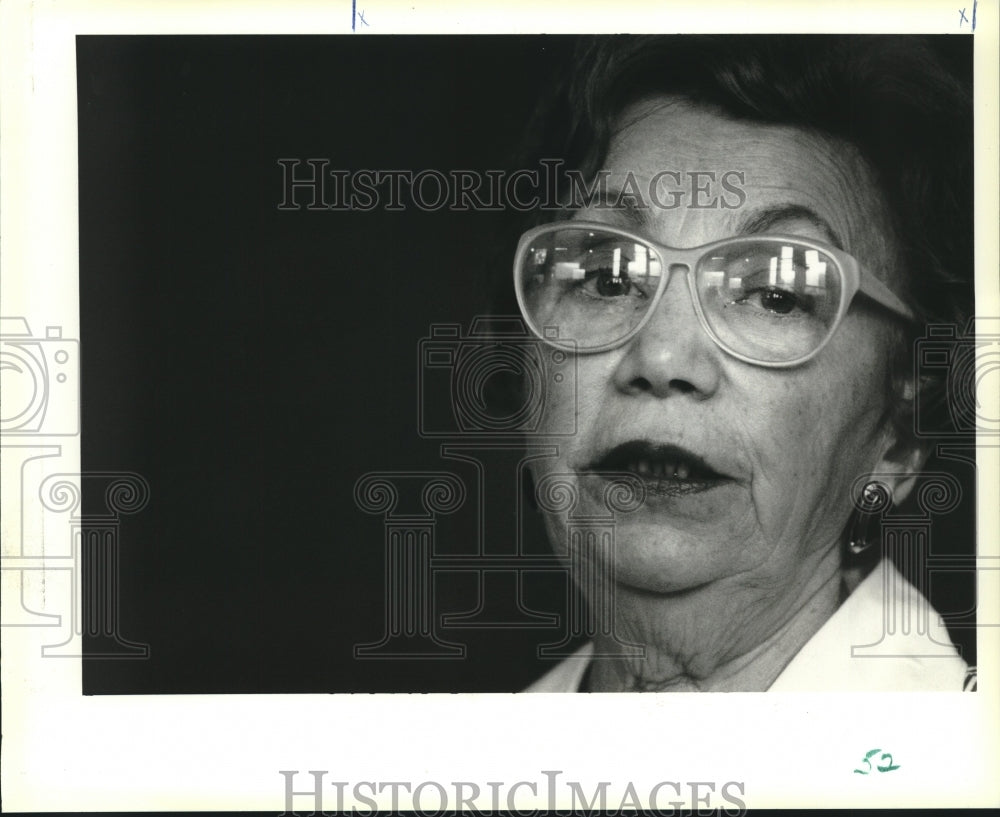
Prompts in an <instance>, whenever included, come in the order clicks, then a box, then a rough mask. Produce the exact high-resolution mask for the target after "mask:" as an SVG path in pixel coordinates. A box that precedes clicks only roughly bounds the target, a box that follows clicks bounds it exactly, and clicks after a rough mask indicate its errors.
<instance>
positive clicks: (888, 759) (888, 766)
mask: <svg viewBox="0 0 1000 817" xmlns="http://www.w3.org/2000/svg"><path fill="white" fill-rule="evenodd" d="M879 752H882V750H881V749H872V750H871V751H870V752H868V753H867V754H865V759H864V760H863V761H862V763H864V764H865V766H867V767H868V768H867V769H855V770H854V773H855V774H869V773H870V772H871V771H872V760H871V759H872V758H873V757H875V755H877V754H878V753H879ZM879 760H880V761H884V765H883V764H882V763H879V762H878V761H876V764H875V768H876V769H878V771H880V772H891V771H893V770H894V769H898V768H899V766H898V765H894V764H893V762H892V755H890V754H889V753H888V752H882V757H880V758H879Z"/></svg>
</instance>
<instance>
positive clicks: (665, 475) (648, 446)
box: [584, 440, 732, 496]
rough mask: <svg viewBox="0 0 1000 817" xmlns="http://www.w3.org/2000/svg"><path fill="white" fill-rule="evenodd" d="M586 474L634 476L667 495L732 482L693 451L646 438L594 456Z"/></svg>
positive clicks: (649, 488) (658, 492)
mask: <svg viewBox="0 0 1000 817" xmlns="http://www.w3.org/2000/svg"><path fill="white" fill-rule="evenodd" d="M584 473H592V474H595V475H597V476H601V477H604V478H605V479H613V478H615V477H621V475H622V474H630V475H634V476H637V477H638V478H639V479H641V480H642V481H643V484H644V485H645V487H646V491H647V493H652V494H661V495H665V496H678V495H681V494H687V493H699V492H702V491H708V490H711V489H712V488H716V487H718V486H720V485H722V484H724V483H728V482H731V481H732V478H731V477H729V476H727V475H726V474H720V473H719V472H718V471H716V470H715V469H713V468H712V467H711V466H710V465H708V463H706V462H705V460H704V459H702V458H701V457H699V456H698V455H697V454H694V453H693V452H691V451H687V450H685V449H683V448H679V447H677V446H674V445H658V444H655V443H651V442H648V441H646V440H631V441H629V442H627V443H622V444H621V445H616V446H615V447H614V448H611V449H609V450H608V451H606V452H604V453H603V454H602V455H601V456H599V457H598V458H597V459H595V460H594V461H593V462H592V463H591V464H590V465H589V466H588V467H587V468H586V469H584Z"/></svg>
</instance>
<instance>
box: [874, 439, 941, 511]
mask: <svg viewBox="0 0 1000 817" xmlns="http://www.w3.org/2000/svg"><path fill="white" fill-rule="evenodd" d="M930 453H931V443H930V441H929V440H921V439H918V438H917V437H915V436H914V435H913V434H906V435H905V439H900V438H899V437H898V436H897V435H896V434H895V433H890V434H889V435H887V439H886V444H885V449H884V453H883V455H882V457H881V459H880V460H879V461H878V463H876V466H875V469H874V471H873V476H875V475H877V479H878V481H879V482H882V483H884V484H885V485H886V486H887V487H888V488H889V490H890V491H891V496H892V503H893V504H894V505H897V506H898V505H901V504H902V503H903V502H904V501H905V500H906V498H907V497H908V496H909V495H910V492H911V491H912V490H913V486H914V484H915V483H916V480H917V476H918V475H919V474H920V472H921V471H923V470H924V466H925V465H926V463H927V459H928V457H930Z"/></svg>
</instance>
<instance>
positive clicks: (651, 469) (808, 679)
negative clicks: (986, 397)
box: [515, 37, 972, 691]
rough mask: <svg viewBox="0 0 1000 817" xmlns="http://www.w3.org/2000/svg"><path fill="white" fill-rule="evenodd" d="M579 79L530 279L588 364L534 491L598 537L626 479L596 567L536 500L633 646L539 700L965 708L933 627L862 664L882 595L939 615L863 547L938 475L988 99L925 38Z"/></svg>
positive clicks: (657, 45) (706, 47)
mask: <svg viewBox="0 0 1000 817" xmlns="http://www.w3.org/2000/svg"><path fill="white" fill-rule="evenodd" d="M575 64H576V67H577V73H576V75H575V76H574V77H573V78H572V79H571V80H570V81H567V82H565V83H563V84H562V85H561V86H560V87H559V88H558V91H557V93H555V94H554V95H552V96H551V97H550V98H548V99H547V100H546V101H545V103H544V105H543V106H542V110H543V113H544V119H545V120H547V121H548V122H550V123H552V124H551V125H548V124H545V121H543V122H542V123H541V124H539V125H538V126H537V127H538V131H537V132H539V133H543V134H551V133H552V132H553V131H561V134H562V135H561V137H559V141H558V143H556V142H552V141H551V140H549V141H545V139H543V140H542V144H541V145H539V150H540V151H541V152H542V153H543V155H546V156H548V157H554V156H558V157H560V158H561V159H562V160H563V161H564V165H563V167H562V171H563V172H564V173H565V174H566V175H564V176H563V177H562V181H563V182H564V185H563V188H562V195H563V200H562V204H563V205H565V206H564V207H563V208H562V209H561V210H560V211H558V212H554V213H538V214H537V215H540V216H544V217H548V218H549V221H548V222H547V223H541V224H538V226H535V227H533V228H532V229H530V230H529V231H528V232H526V233H525V234H524V235H523V237H522V239H521V241H520V245H519V247H518V249H517V255H516V261H515V291H516V296H517V300H518V303H519V306H520V309H521V312H522V315H523V317H524V319H525V321H526V322H527V324H528V325H529V326H530V328H531V330H532V331H533V332H534V333H535V334H537V336H538V337H539V338H540V339H542V340H543V341H544V342H545V343H546V344H548V345H549V346H551V347H555V349H557V350H558V351H559V353H560V354H562V355H568V356H572V360H573V361H574V362H575V374H576V376H575V378H570V377H563V378H550V381H551V382H550V385H549V387H548V392H547V393H546V396H545V404H544V415H543V420H542V428H543V431H544V430H545V429H552V430H555V429H565V428H567V427H575V429H576V433H575V435H573V436H571V437H568V438H567V437H561V436H552V438H551V442H552V443H553V445H554V446H557V448H558V454H557V455H556V456H554V457H551V458H548V459H537V460H535V461H534V462H533V465H532V467H533V477H534V480H535V483H536V485H539V486H541V485H543V484H544V483H545V482H546V480H547V479H551V478H553V477H556V476H558V477H559V478H561V479H562V480H563V482H564V483H565V484H568V485H569V486H571V488H572V490H573V491H574V492H575V493H576V495H577V504H576V507H575V510H574V514H576V515H577V516H586V515H587V514H588V513H592V514H593V515H600V514H607V512H608V509H607V506H606V502H607V497H608V496H609V492H608V490H607V489H608V486H609V485H610V484H612V483H613V482H615V481H618V482H620V483H621V484H622V485H623V486H625V487H626V488H627V489H628V490H630V491H632V492H633V494H634V495H635V497H634V498H635V500H636V501H635V502H634V507H632V508H630V509H628V510H629V512H627V513H625V512H622V513H618V515H617V516H616V518H615V526H614V544H613V547H604V548H601V547H592V548H582V549H581V548H575V547H573V546H572V545H571V543H570V542H569V541H568V537H567V534H566V526H567V524H568V522H569V516H568V512H567V511H566V510H565V509H561V508H557V507H554V506H550V507H548V508H546V506H545V504H544V503H543V504H542V510H543V512H544V514H545V525H546V529H547V531H548V534H549V536H550V538H551V540H552V542H553V543H554V546H555V547H556V550H557V551H558V552H559V553H560V554H561V555H563V556H564V558H565V559H566V561H567V562H568V563H569V564H570V565H571V566H572V569H573V571H574V573H575V576H576V579H577V582H578V584H579V585H580V587H581V589H582V592H583V593H584V595H585V596H586V597H587V598H588V601H589V603H590V604H591V605H592V606H597V607H598V608H600V609H598V610H594V611H592V613H593V614H594V616H595V619H599V620H611V621H612V622H613V623H612V626H609V627H603V628H599V630H600V631H599V632H597V633H595V634H594V637H593V640H592V641H591V642H590V643H588V644H586V645H585V646H584V647H583V648H582V649H581V650H580V651H579V652H578V653H577V654H576V655H574V656H572V657H571V658H568V659H566V660H564V661H563V662H562V663H560V664H558V665H556V666H555V667H554V668H553V669H552V670H551V671H550V672H549V673H548V674H546V675H545V676H544V677H543V678H542V679H541V680H539V681H538V682H537V683H535V684H534V685H533V686H532V687H531V688H530V689H531V690H532V691H696V690H697V691H734V690H739V691H763V690H791V689H831V690H838V689H871V690H878V689H944V690H948V689H952V690H961V689H962V688H963V683H964V682H965V680H966V675H967V667H966V665H965V662H964V661H963V660H962V659H961V657H959V655H958V654H957V652H956V651H955V649H954V648H953V647H951V642H950V640H949V639H948V637H947V634H946V633H945V632H944V630H943V628H942V627H940V624H939V617H938V616H937V614H936V613H935V612H934V611H933V610H930V611H929V614H928V620H929V626H930V628H931V630H930V632H929V633H928V632H925V631H923V630H921V631H920V632H919V633H918V632H917V629H918V628H916V627H914V628H910V630H909V631H907V632H904V631H903V630H902V629H900V628H896V631H895V633H894V634H893V636H892V637H891V649H885V650H882V651H881V653H880V654H879V655H866V656H863V657H862V656H860V655H858V654H853V655H852V647H859V646H863V645H870V644H873V643H876V642H879V641H880V639H881V640H882V641H883V642H885V639H886V638H887V636H886V635H885V632H884V629H883V615H884V611H885V610H886V608H887V607H888V606H889V604H890V600H889V599H887V597H886V594H887V593H901V592H904V591H905V592H906V593H908V594H909V595H908V596H907V597H906V598H907V599H908V601H907V602H906V603H907V604H910V605H911V606H912V605H913V604H918V603H919V604H925V602H924V600H923V599H922V598H921V597H919V596H918V595H917V591H916V590H915V589H914V588H913V587H912V586H910V585H908V584H906V582H905V580H903V579H902V577H901V576H900V575H899V573H898V572H897V571H896V569H895V568H894V567H893V566H892V565H891V563H889V562H888V561H882V562H878V555H879V551H880V547H879V543H878V541H877V537H876V536H875V534H874V533H873V532H874V531H877V525H873V524H871V521H872V518H874V517H876V516H877V514H876V513H875V511H876V510H879V509H882V508H883V505H884V504H885V503H886V502H888V501H891V502H893V503H897V504H898V503H900V502H903V501H904V500H905V499H906V497H907V495H908V494H909V493H910V492H911V490H912V489H913V485H914V481H915V479H917V477H918V475H919V472H920V471H921V469H922V468H923V466H924V463H925V461H926V459H927V456H928V445H927V444H926V441H924V440H923V439H922V438H918V437H917V436H916V435H915V433H914V426H913V407H914V403H915V400H916V399H917V398H918V396H919V397H920V399H922V400H924V404H926V403H927V402H928V401H929V400H931V399H932V398H933V396H934V394H935V393H940V391H941V390H942V389H943V386H942V384H940V383H934V382H930V381H927V380H918V379H917V378H916V376H915V372H914V370H913V352H912V350H913V343H914V340H915V339H916V338H917V337H919V336H920V335H921V334H922V332H923V330H924V327H925V325H926V324H928V323H943V322H947V323H953V324H954V323H963V324H964V317H963V316H966V315H968V314H971V312H970V308H969V303H970V300H971V278H972V266H971V246H970V244H971V241H970V239H971V229H970V228H969V224H970V223H971V212H970V211H971V194H970V192H969V191H970V189H971V188H969V187H968V186H967V185H968V179H969V178H970V167H969V165H970V160H969V157H970V154H971V135H970V134H971V132H970V130H969V129H970V127H971V125H970V123H971V114H970V111H969V107H968V106H969V103H968V96H967V93H966V91H965V90H964V89H963V88H962V86H961V84H960V83H959V82H958V81H957V80H955V79H953V77H952V75H951V74H950V73H949V71H948V70H946V68H945V67H944V63H943V62H942V61H941V60H940V59H939V58H938V57H937V56H935V53H934V50H933V49H932V48H931V47H929V46H928V45H926V44H925V43H924V42H922V41H920V40H916V39H913V38H906V37H901V38H882V37H844V38H837V37H830V38H827V37H787V38H785V37H764V38H754V37H750V38H726V37H722V38H698V37H679V38H667V37H664V38H658V37H639V38H636V37H620V38H617V37H616V38H601V39H595V40H594V41H591V42H589V43H587V44H586V45H584V46H583V47H582V48H581V50H580V51H579V52H578V54H577V57H576V62H575ZM556 151H557V152H556ZM574 173H575V174H576V179H575V181H576V182H577V183H576V184H570V182H572V181H573V178H572V177H573V174H574ZM580 182H582V184H581V183H580ZM963 185H965V186H963ZM536 221H541V219H536ZM561 371H562V369H561ZM560 380H561V382H559V381H560ZM935 390H937V392H935ZM918 393H919V395H918ZM938 402H939V403H940V400H939V401H938ZM922 405H923V404H922ZM866 511H870V512H866ZM924 609H926V607H925V608H924ZM887 643H888V642H887ZM929 643H934V644H937V645H939V647H940V648H939V649H935V650H930V651H929V650H928V649H927V645H928V644H929ZM941 645H943V646H941ZM929 653H933V654H929Z"/></svg>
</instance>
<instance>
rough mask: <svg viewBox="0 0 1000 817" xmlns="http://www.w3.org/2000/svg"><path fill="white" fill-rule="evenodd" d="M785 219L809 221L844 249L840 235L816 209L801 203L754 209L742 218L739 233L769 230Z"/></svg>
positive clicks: (737, 230)
mask: <svg viewBox="0 0 1000 817" xmlns="http://www.w3.org/2000/svg"><path fill="white" fill-rule="evenodd" d="M783 221H808V222H810V223H811V224H812V225H813V226H815V227H817V228H818V229H820V230H822V231H823V233H824V234H825V235H826V238H827V241H828V242H829V243H830V244H832V245H833V246H834V247H836V248H837V249H838V250H842V249H844V245H843V242H842V241H841V240H840V236H838V235H837V233H836V231H835V230H834V229H833V228H832V227H831V226H830V225H829V223H828V222H827V221H826V220H825V219H823V218H821V217H820V216H819V215H818V214H817V213H816V211H815V210H811V209H810V208H808V207H805V206H803V205H801V204H777V205H774V206H772V207H764V208H762V209H760V210H754V211H752V212H750V213H748V214H746V215H745V216H744V217H743V218H742V219H740V221H739V224H738V225H737V228H736V234H737V235H758V234H760V233H766V232H769V231H770V230H771V229H773V228H774V226H775V225H776V224H780V223H781V222H783Z"/></svg>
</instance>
